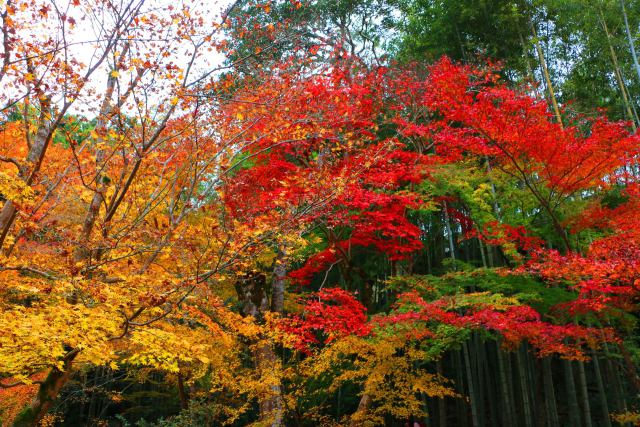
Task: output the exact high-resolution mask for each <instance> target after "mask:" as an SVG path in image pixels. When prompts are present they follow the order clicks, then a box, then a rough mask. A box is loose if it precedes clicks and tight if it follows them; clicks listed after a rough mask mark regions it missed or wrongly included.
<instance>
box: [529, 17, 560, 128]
mask: <svg viewBox="0 0 640 427" xmlns="http://www.w3.org/2000/svg"><path fill="white" fill-rule="evenodd" d="M529 26H530V27H531V34H532V35H533V43H534V45H535V48H536V53H537V54H538V60H539V61H540V66H541V67H542V75H543V76H544V80H545V82H546V84H547V91H548V92H549V98H550V100H551V105H552V106H553V112H554V114H555V115H556V120H557V121H558V124H560V126H563V124H562V116H561V115H560V108H559V107H558V100H557V99H556V94H555V92H554V90H553V84H552V83H551V76H550V75H549V68H547V61H546V59H545V57H544V52H543V51H542V45H541V44H540V40H538V32H537V31H536V27H535V25H533V21H531V18H529Z"/></svg>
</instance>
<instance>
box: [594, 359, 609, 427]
mask: <svg viewBox="0 0 640 427" xmlns="http://www.w3.org/2000/svg"><path fill="white" fill-rule="evenodd" d="M591 360H592V361H593V371H594V373H595V377H596V384H597V386H598V396H599V397H600V408H601V409H602V424H603V425H604V427H611V420H610V418H609V402H608V401H607V392H606V391H605V388H604V381H603V380H602V371H601V370H600V361H599V360H598V355H597V354H596V352H595V351H592V352H591Z"/></svg>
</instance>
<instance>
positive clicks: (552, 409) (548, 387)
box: [542, 357, 560, 426]
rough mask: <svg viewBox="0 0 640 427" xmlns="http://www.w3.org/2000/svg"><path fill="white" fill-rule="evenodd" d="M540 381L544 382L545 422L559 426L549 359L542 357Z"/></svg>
mask: <svg viewBox="0 0 640 427" xmlns="http://www.w3.org/2000/svg"><path fill="white" fill-rule="evenodd" d="M542 382H543V383H544V396H545V402H546V404H545V406H546V409H547V423H548V425H550V426H559V425H560V419H559V418H558V408H557V406H556V393H555V390H554V387H553V372H552V370H551V359H550V358H548V357H545V358H544V359H542Z"/></svg>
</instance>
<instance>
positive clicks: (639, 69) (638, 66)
mask: <svg viewBox="0 0 640 427" xmlns="http://www.w3.org/2000/svg"><path fill="white" fill-rule="evenodd" d="M620 7H621V8H622V17H623V18H624V29H625V31H626V33H627V40H628V41H629V50H630V51H631V57H632V58H633V66H634V68H635V69H636V74H637V75H638V82H640V64H638V55H637V54H636V46H635V43H634V40H633V36H632V35H631V30H630V28H629V19H628V18H627V8H626V7H625V6H624V0H620Z"/></svg>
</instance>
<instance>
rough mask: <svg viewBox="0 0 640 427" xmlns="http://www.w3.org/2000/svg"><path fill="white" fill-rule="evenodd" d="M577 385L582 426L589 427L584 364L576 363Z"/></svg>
mask: <svg viewBox="0 0 640 427" xmlns="http://www.w3.org/2000/svg"><path fill="white" fill-rule="evenodd" d="M577 363H578V385H579V387H580V400H581V401H582V413H583V418H584V419H583V424H582V425H583V426H585V427H591V426H592V422H591V405H590V404H589V391H588V390H587V375H586V373H585V371H584V362H583V361H582V360H579V361H578V362H577Z"/></svg>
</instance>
